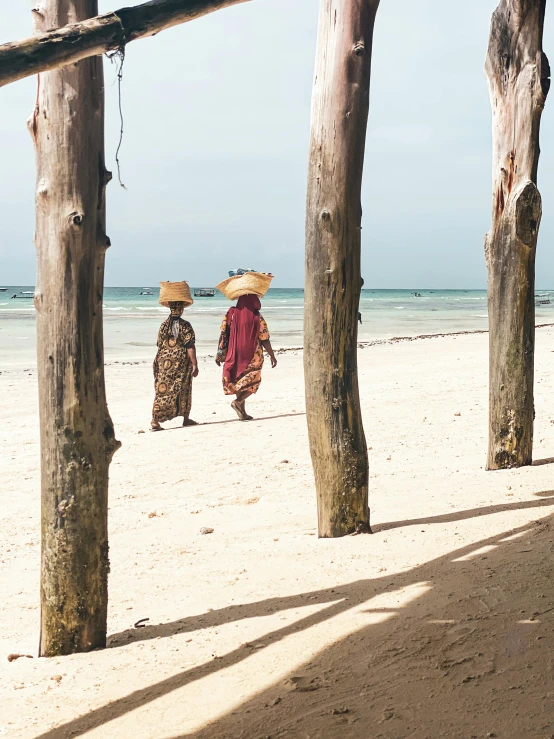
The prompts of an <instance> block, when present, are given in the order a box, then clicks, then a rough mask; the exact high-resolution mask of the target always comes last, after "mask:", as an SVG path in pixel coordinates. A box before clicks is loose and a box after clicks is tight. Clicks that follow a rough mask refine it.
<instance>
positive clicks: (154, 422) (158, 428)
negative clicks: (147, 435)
mask: <svg viewBox="0 0 554 739" xmlns="http://www.w3.org/2000/svg"><path fill="white" fill-rule="evenodd" d="M150 426H151V427H152V431H163V426H160V422H159V421H158V419H157V418H156V414H155V412H154V411H153V412H152V420H151V421H150Z"/></svg>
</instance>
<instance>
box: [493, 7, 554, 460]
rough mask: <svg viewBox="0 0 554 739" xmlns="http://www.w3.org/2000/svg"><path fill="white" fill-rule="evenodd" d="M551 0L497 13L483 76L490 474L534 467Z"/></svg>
mask: <svg viewBox="0 0 554 739" xmlns="http://www.w3.org/2000/svg"><path fill="white" fill-rule="evenodd" d="M545 4H546V0H501V1H500V4H499V6H498V8H497V9H496V10H495V12H494V14H493V16H492V25H491V33H490V40H489V49H488V54H487V62H486V73H487V78H488V81H489V90H490V98H491V105H492V112H493V210H492V226H491V230H490V231H489V233H488V234H487V237H486V241H485V255H486V260H487V268H488V272H489V332H490V333H489V354H490V356H489V450H488V459H487V469H489V470H496V469H504V468H508V467H519V466H522V465H527V464H531V460H532V454H533V419H534V407H533V365H534V351H535V303H534V294H535V251H536V246H537V236H538V232H539V224H540V220H541V214H542V206H541V197H540V194H539V191H538V189H537V167H538V161H539V153H540V150H539V128H540V120H541V115H542V111H543V107H544V103H545V100H546V95H547V93H548V88H549V85H550V80H549V77H550V69H549V65H548V60H547V58H546V56H545V55H544V53H543V51H542V36H543V22H544V11H545Z"/></svg>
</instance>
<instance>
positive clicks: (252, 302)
mask: <svg viewBox="0 0 554 739" xmlns="http://www.w3.org/2000/svg"><path fill="white" fill-rule="evenodd" d="M260 308H261V303H260V299H259V298H258V296H257V295H241V297H240V298H239V299H238V302H237V305H236V307H234V308H229V310H228V311H227V315H226V316H225V318H224V319H223V323H222V324H221V335H220V337H219V345H218V349H217V355H216V359H215V361H216V364H217V365H219V366H221V365H222V364H223V392H224V393H225V395H236V400H234V401H233V402H232V403H231V407H232V408H233V410H234V411H235V412H236V414H237V416H238V417H239V418H240V420H241V421H250V420H252V416H249V415H248V414H247V413H246V408H245V402H246V399H247V398H248V397H250V395H254V393H256V392H257V391H258V388H259V387H260V383H261V381H262V367H263V363H264V349H265V350H266V352H267V353H268V355H269V358H270V360H271V366H272V367H276V366H277V359H276V358H275V354H274V353H273V348H272V346H271V342H270V340H269V331H268V329H267V323H266V322H265V321H264V319H263V316H262V315H261V314H260Z"/></svg>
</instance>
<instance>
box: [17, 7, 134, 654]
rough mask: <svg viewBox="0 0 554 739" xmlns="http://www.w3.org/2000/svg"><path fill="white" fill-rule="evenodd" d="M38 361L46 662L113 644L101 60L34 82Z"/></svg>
mask: <svg viewBox="0 0 554 739" xmlns="http://www.w3.org/2000/svg"><path fill="white" fill-rule="evenodd" d="M96 13H97V0H43V4H42V5H41V8H40V13H38V12H36V13H35V14H34V15H35V23H36V27H37V30H38V31H41V30H45V29H46V28H52V27H55V26H60V25H64V24H65V23H67V22H68V21H71V20H81V19H83V18H85V17H88V16H91V15H95V14H96ZM29 127H30V131H31V133H32V136H33V139H34V142H35V147H36V160H37V191H36V234H35V243H36V249H37V284H36V291H35V306H36V311H37V364H38V381H39V401H40V439H41V488H42V522H41V532H42V549H41V637H40V650H39V651H40V655H41V656H47V657H50V656H55V655H62V654H70V653H72V652H82V651H87V650H90V649H96V648H98V647H104V646H105V644H106V615H107V605H108V590H107V586H108V570H109V560H108V529H107V512H108V467H109V464H110V461H111V458H112V455H113V453H114V451H115V450H116V449H117V448H118V447H119V446H120V445H119V442H118V441H116V439H115V436H114V429H113V425H112V421H111V419H110V416H109V413H108V408H107V405H106V394H105V389H104V349H103V337H102V295H103V281H104V256H105V251H106V248H107V247H108V246H109V244H110V242H109V239H108V238H107V236H106V231H105V200H104V189H105V186H106V184H107V182H108V181H109V179H110V177H111V175H110V173H109V172H107V171H106V169H105V166H104V83H103V74H102V59H101V58H100V57H96V58H94V59H87V60H84V61H80V62H78V63H77V64H72V65H70V66H66V67H64V68H63V69H60V70H56V71H53V72H47V73H45V74H43V75H41V76H40V78H39V80H38V96H37V104H36V108H35V111H34V113H33V115H32V117H31V119H30V121H29Z"/></svg>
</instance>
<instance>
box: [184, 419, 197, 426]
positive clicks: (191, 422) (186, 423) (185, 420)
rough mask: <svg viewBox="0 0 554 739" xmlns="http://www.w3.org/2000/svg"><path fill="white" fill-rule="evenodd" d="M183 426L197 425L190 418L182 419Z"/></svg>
mask: <svg viewBox="0 0 554 739" xmlns="http://www.w3.org/2000/svg"><path fill="white" fill-rule="evenodd" d="M183 426H198V423H197V422H196V421H193V420H192V418H183Z"/></svg>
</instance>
